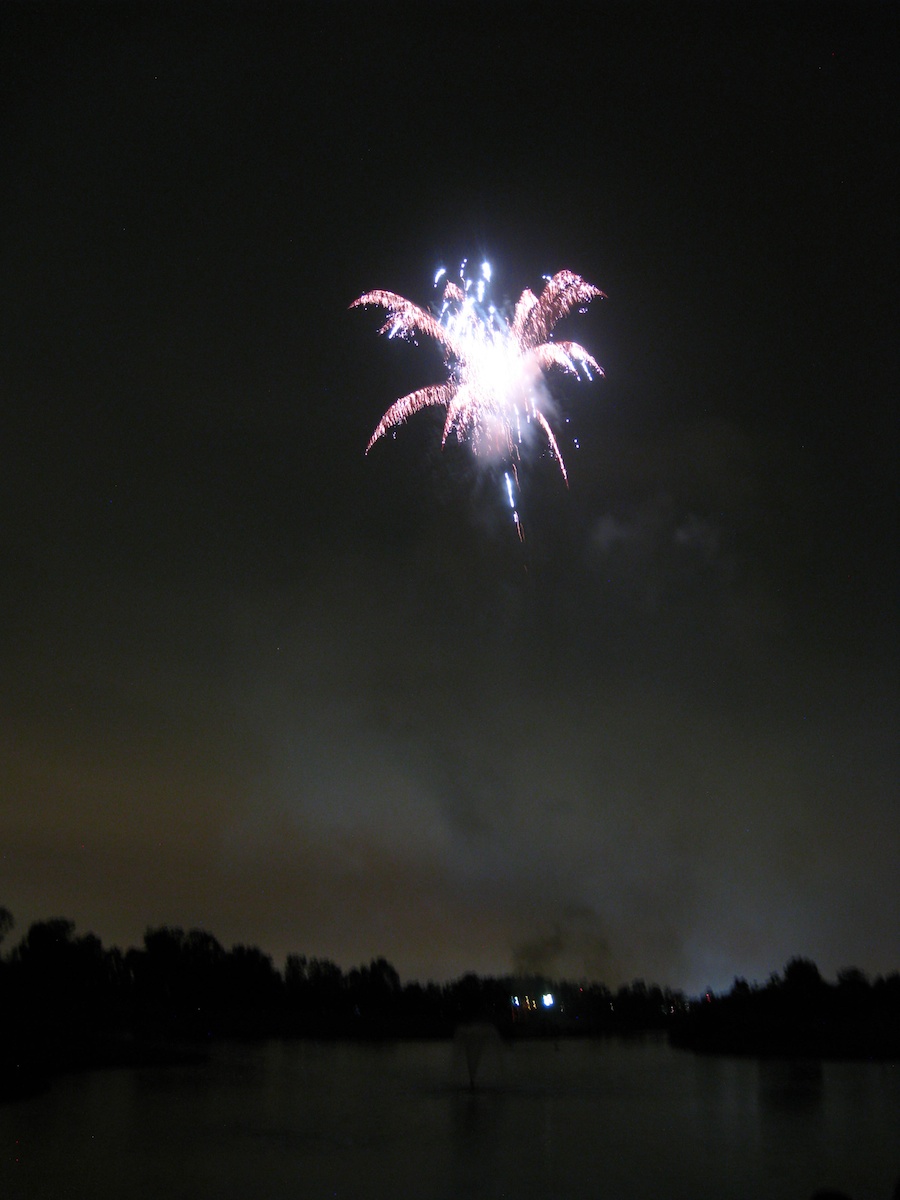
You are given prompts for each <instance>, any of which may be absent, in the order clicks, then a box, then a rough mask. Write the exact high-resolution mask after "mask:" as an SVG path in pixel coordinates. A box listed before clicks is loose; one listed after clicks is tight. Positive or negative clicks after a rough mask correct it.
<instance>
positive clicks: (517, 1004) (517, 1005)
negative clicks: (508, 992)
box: [512, 996, 519, 1008]
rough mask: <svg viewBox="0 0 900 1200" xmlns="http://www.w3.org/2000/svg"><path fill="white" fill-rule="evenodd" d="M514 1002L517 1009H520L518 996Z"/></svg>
mask: <svg viewBox="0 0 900 1200" xmlns="http://www.w3.org/2000/svg"><path fill="white" fill-rule="evenodd" d="M512 1002H513V1004H514V1005H515V1007H516V1008H518V1007H519V997H518V996H513V998H512Z"/></svg>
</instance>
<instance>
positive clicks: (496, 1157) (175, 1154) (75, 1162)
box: [0, 1039, 900, 1200]
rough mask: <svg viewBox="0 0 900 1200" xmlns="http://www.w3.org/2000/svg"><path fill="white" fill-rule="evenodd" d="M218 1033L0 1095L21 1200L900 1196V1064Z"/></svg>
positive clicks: (0, 1167) (1, 1122)
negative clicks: (133, 1063) (166, 1051)
mask: <svg viewBox="0 0 900 1200" xmlns="http://www.w3.org/2000/svg"><path fill="white" fill-rule="evenodd" d="M476 1083H477V1084H478V1085H479V1086H477V1088H476V1090H475V1091H472V1090H470V1089H469V1087H468V1086H467V1078H466V1072H465V1065H464V1063H463V1062H462V1061H461V1057H460V1055H459V1053H458V1052H455V1051H454V1049H453V1048H452V1047H451V1046H449V1045H448V1044H447V1043H446V1042H427V1043H426V1042H412V1043H388V1044H378V1045H359V1044H354V1043H340V1042H339V1043H320V1042H268V1043H263V1044H253V1045H220V1046H216V1047H214V1048H213V1050H212V1053H211V1056H210V1059H209V1061H208V1062H207V1063H205V1064H204V1065H202V1066H175V1067H155V1068H142V1069H122V1070H111V1071H98V1072H91V1073H85V1074H82V1075H71V1076H67V1077H64V1078H61V1079H58V1080H57V1081H55V1083H54V1084H53V1086H52V1087H51V1089H50V1090H49V1091H48V1092H46V1093H44V1094H43V1095H40V1096H37V1097H34V1098H31V1099H28V1100H24V1101H19V1102H17V1103H14V1104H9V1105H6V1106H3V1107H0V1132H2V1155H3V1158H2V1163H0V1196H2V1197H3V1200H82V1198H84V1200H107V1198H109V1200H112V1198H115V1200H150V1198H152V1200H181V1198H184V1200H198V1198H201V1197H216V1198H221V1200H288V1198H290V1200H326V1198H327V1200H333V1198H335V1197H337V1198H339V1200H407V1198H409V1200H413V1198H418V1197H421V1198H422V1200H487V1198H490V1200H496V1198H500V1197H510V1198H515V1200H556V1198H558V1200H576V1198H578V1200H581V1198H597V1200H601V1198H602V1200H632V1198H633V1200H644V1198H650V1197H652V1198H654V1200H703V1198H704V1197H710V1198H715V1200H751V1198H756V1197H766V1200H809V1197H810V1196H811V1195H812V1193H813V1192H814V1191H815V1190H816V1189H817V1188H820V1187H826V1186H827V1187H832V1188H840V1189H842V1190H843V1191H845V1192H846V1193H847V1194H848V1195H849V1196H851V1197H852V1198H853V1200H890V1198H891V1196H892V1190H893V1187H894V1184H895V1182H896V1181H897V1178H898V1175H900V1064H891V1063H787V1062H757V1061H755V1060H742V1059H731V1058H715V1057H700V1056H695V1055H694V1054H692V1053H690V1052H687V1051H683V1050H673V1049H671V1048H670V1047H669V1046H668V1045H667V1044H666V1042H665V1041H660V1040H653V1039H648V1040H636V1041H617V1040H598V1041H594V1040H590V1041H588V1040H585V1041H561V1042H560V1043H558V1045H555V1044H554V1043H553V1042H549V1041H547V1042H524V1041H523V1042H516V1043H514V1044H512V1045H510V1046H504V1047H503V1048H502V1050H500V1051H499V1052H497V1053H492V1054H488V1055H487V1056H486V1057H485V1059H484V1060H483V1062H482V1065H481V1068H480V1073H479V1076H478V1077H477V1079H476Z"/></svg>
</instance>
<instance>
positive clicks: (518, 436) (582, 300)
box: [350, 263, 604, 536]
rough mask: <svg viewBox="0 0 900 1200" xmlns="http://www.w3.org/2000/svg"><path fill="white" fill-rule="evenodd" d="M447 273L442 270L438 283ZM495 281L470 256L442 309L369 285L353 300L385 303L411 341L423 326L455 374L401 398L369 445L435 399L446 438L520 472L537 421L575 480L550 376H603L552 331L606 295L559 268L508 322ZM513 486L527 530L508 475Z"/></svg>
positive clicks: (386, 327)
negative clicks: (558, 431) (492, 295)
mask: <svg viewBox="0 0 900 1200" xmlns="http://www.w3.org/2000/svg"><path fill="white" fill-rule="evenodd" d="M443 274H444V272H443V271H440V272H438V276H437V278H436V280H435V284H436V285H437V282H438V280H439V279H440V278H441V277H442V276H443ZM489 282H490V265H489V264H488V263H484V264H483V265H482V270H481V278H480V279H478V280H477V281H474V282H473V281H472V280H470V279H467V278H466V277H465V263H463V266H462V268H461V269H460V284H461V285H462V286H460V284H457V283H455V282H453V281H452V280H448V281H447V282H446V283H445V285H444V291H443V302H442V306H441V308H440V311H439V312H438V313H436V314H435V313H431V312H428V311H426V310H425V309H423V308H420V307H419V306H418V305H417V304H413V303H412V301H411V300H407V299H405V298H404V297H403V296H398V295H397V294H396V293H395V292H386V291H380V290H379V291H373V292H366V293H365V294H364V295H362V296H360V297H359V299H358V300H354V302H353V304H352V305H351V306H350V307H351V308H359V307H361V306H365V305H377V306H378V307H380V308H383V309H385V310H386V312H387V319H386V320H385V322H384V324H383V325H382V327H381V329H380V330H379V333H382V334H387V336H388V337H402V338H405V339H407V340H415V337H416V335H417V334H421V335H423V336H425V337H429V338H432V339H433V340H434V341H436V342H437V343H438V344H439V345H440V346H441V348H442V349H443V352H444V363H445V365H446V367H447V372H448V378H447V380H446V381H445V382H444V383H437V384H432V385H430V386H428V387H423V388H419V389H418V390H417V391H415V392H410V393H409V394H408V395H406V396H402V397H401V398H400V399H399V400H395V401H394V403H393V404H392V405H391V406H390V408H389V409H388V410H387V412H385V414H384V415H383V416H382V418H381V420H380V421H379V422H378V424H377V426H376V427H375V432H374V433H373V434H372V437H371V438H370V439H369V444H368V446H367V447H366V453H367V454H368V452H369V450H371V448H372V446H373V445H374V444H375V442H377V441H378V439H379V438H381V437H383V436H384V434H385V433H387V431H388V430H389V429H393V428H394V427H395V426H397V425H402V424H403V423H404V422H405V421H407V420H409V418H410V417H411V416H413V415H414V414H415V413H417V412H419V411H421V410H422V409H423V408H428V407H430V406H436V407H440V408H443V409H445V411H446V417H445V420H444V430H443V435H442V437H441V444H442V445H445V444H446V442H447V438H448V437H449V436H450V434H451V433H454V434H455V435H456V437H457V439H458V440H459V441H464V440H466V439H468V440H469V442H470V444H471V445H472V448H473V450H474V451H475V452H476V453H481V454H486V455H490V456H492V457H499V458H504V459H506V460H507V461H508V462H509V463H510V466H511V468H512V472H513V475H515V474H516V471H515V461H516V460H517V458H518V457H519V449H518V448H519V446H520V445H521V443H522V440H523V435H524V431H525V428H526V427H527V426H528V425H529V424H530V423H531V422H534V423H535V425H537V426H538V428H539V429H540V430H541V432H542V433H543V435H544V438H545V439H546V443H547V445H548V446H549V448H550V452H551V454H552V455H553V457H554V458H555V459H556V461H557V463H558V464H559V469H560V471H561V473H562V476H563V479H564V480H566V482H568V476H567V474H566V466H565V462H564V460H563V456H562V454H561V452H560V449H559V444H558V442H557V440H556V437H555V435H554V433H553V430H552V429H551V427H550V423H549V421H548V420H547V417H546V415H545V413H544V412H543V411H542V409H541V405H542V404H546V402H547V400H548V395H547V392H546V389H545V388H544V387H543V386H542V381H543V375H544V373H545V372H547V371H550V370H552V369H557V370H561V371H563V372H565V373H567V374H569V375H574V376H576V377H578V376H580V375H582V374H583V375H584V376H585V377H586V378H588V379H591V378H593V375H594V374H597V375H602V374H603V371H602V370H601V368H600V367H599V365H598V364H597V362H596V361H595V359H594V358H593V357H592V355H590V354H589V353H588V351H587V350H585V349H584V347H583V346H580V345H579V344H578V343H577V342H555V341H553V340H552V333H553V329H554V327H555V326H556V324H557V322H559V321H560V320H561V319H562V318H563V317H565V316H567V315H568V313H570V312H571V311H572V309H573V308H575V307H576V306H577V307H579V308H580V309H581V311H582V312H583V311H584V309H585V307H586V305H587V304H588V303H589V302H590V301H591V300H593V299H595V298H597V297H603V295H604V293H603V292H601V291H600V289H599V288H597V287H594V285H593V284H591V283H587V282H586V280H584V279H582V278H581V276H580V275H575V274H574V273H573V272H572V271H558V272H557V273H556V274H555V275H554V276H552V278H547V279H546V284H545V286H544V289H543V291H542V292H541V294H540V296H536V295H535V294H534V292H532V291H531V290H530V289H529V288H526V289H525V291H524V292H522V295H521V296H520V297H519V301H518V303H517V304H516V307H515V310H514V312H513V315H512V319H511V320H510V319H507V318H506V317H505V316H503V315H502V314H501V313H500V312H499V311H498V310H497V309H496V308H494V306H493V305H489V304H487V303H486V301H485V294H486V288H487V284H488V283H489ZM506 484H507V491H508V493H509V495H510V506H511V507H512V509H513V516H514V519H515V521H516V525H517V527H518V528H519V534H520V536H521V527H520V525H519V519H518V513H517V512H516V509H515V503H514V501H513V499H512V487H511V483H510V477H509V474H508V473H507V475H506Z"/></svg>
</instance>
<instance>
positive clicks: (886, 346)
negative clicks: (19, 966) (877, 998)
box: [0, 0, 900, 992]
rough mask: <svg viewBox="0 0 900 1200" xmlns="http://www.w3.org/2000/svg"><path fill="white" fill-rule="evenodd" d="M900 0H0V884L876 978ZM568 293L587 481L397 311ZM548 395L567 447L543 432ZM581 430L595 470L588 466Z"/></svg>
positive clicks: (50, 911) (437, 944) (482, 969)
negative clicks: (390, 413) (449, 404)
mask: <svg viewBox="0 0 900 1200" xmlns="http://www.w3.org/2000/svg"><path fill="white" fill-rule="evenodd" d="M897 33H898V22H897V9H896V7H895V6H893V5H892V4H888V3H877V4H865V3H852V4H847V5H828V4H814V5H809V6H802V5H792V4H781V5H778V6H772V7H767V6H766V5H764V4H752V5H748V6H747V7H743V6H737V5H728V4H720V5H713V4H703V5H692V6H684V5H675V4H667V5H658V6H655V7H651V6H649V5H645V4H640V3H631V4H626V3H621V4H602V3H596V4H590V5H584V6H580V5H578V4H563V5H558V6H548V5H544V6H542V7H541V8H540V10H537V9H536V8H535V9H533V8H532V7H531V6H526V5H525V4H521V5H519V4H516V5H512V4H510V5H500V4H494V5H475V4H472V5H469V4H462V3H444V4H439V5H431V6H427V5H421V4H420V5H415V6H405V7H397V6H395V5H391V4H368V5H365V6H363V5H354V4H349V3H334V4H325V3H321V4H293V5H265V4H262V3H253V4H248V5H246V6H241V5H235V4H224V3H219V4H198V3H196V2H194V0H182V2H180V3H178V4H176V5H173V6H171V7H169V6H167V5H165V4H160V3H153V4H146V5H144V4H135V3H129V2H127V0H125V2H122V3H115V4H114V3H109V4H104V5H96V4H92V3H76V4H64V5H58V6H57V5H49V4H41V3H27V4H20V3H15V2H7V3H5V4H3V6H2V8H0V145H2V159H3V167H2V171H0V229H2V233H0V279H2V295H0V304H2V308H3V312H2V320H0V339H2V348H0V455H2V469H0V496H2V514H3V518H2V523H0V537H2V564H3V567H2V573H0V639H2V641H0V646H2V657H0V904H2V905H5V906H6V907H7V908H9V909H10V910H11V911H12V913H13V914H14V916H15V918H16V922H17V932H16V934H14V935H13V941H14V940H15V937H16V936H17V935H21V934H23V933H24V932H25V930H26V929H27V927H28V925H29V924H30V923H31V922H32V921H34V920H38V919H46V918H50V917H56V916H65V917H68V918H71V919H72V920H74V921H75V922H76V925H77V929H78V931H79V932H87V931H92V932H94V933H96V934H98V935H99V936H100V937H101V938H102V940H103V941H104V943H105V944H117V945H121V946H123V947H125V946H129V945H137V944H140V941H141V938H142V936H143V933H144V930H145V929H146V928H147V927H148V926H156V925H162V924H170V925H178V926H182V927H184V928H191V927H200V928H204V929H206V930H208V931H209V932H211V933H213V934H215V936H216V937H218V938H219V940H220V941H221V942H222V943H223V944H225V945H226V946H230V945H231V944H233V943H236V942H246V943H251V944H255V945H258V946H260V947H262V948H263V949H264V950H265V951H266V952H267V953H271V954H272V955H273V956H274V958H275V961H276V963H277V964H278V965H281V963H282V962H283V958H284V955H285V954H287V953H292V952H296V953H303V954H307V955H309V956H319V957H329V958H332V959H334V960H335V961H336V962H338V963H339V964H340V965H341V966H343V967H344V968H349V967H351V966H354V965H356V964H358V963H360V962H367V961H369V960H370V959H371V958H373V957H375V956H378V955H384V956H385V957H387V958H388V959H389V960H390V961H391V962H392V963H393V964H394V965H395V966H396V968H397V969H398V971H399V972H400V974H401V976H402V977H403V978H404V979H415V978H418V979H421V980H425V979H429V978H433V979H449V978H454V977H456V976H457V975H459V974H462V973H463V972H465V971H468V970H474V971H477V972H479V973H490V974H504V973H507V972H510V971H513V970H531V969H536V970H541V971H544V972H547V973H548V974H550V975H554V976H567V977H572V978H580V977H583V976H586V977H588V978H592V979H598V980H601V981H604V982H606V983H608V984H610V985H614V986H615V985H618V984H620V983H623V982H626V981H630V980H632V979H634V978H636V977H642V978H644V979H646V980H648V981H654V982H659V983H661V984H668V985H671V986H674V987H683V988H685V989H687V990H689V991H693V992H697V991H700V990H701V989H703V988H704V987H706V986H713V987H715V988H717V989H718V988H722V987H727V986H728V985H730V983H731V980H732V978H733V977H734V976H735V975H739V976H745V977H746V978H748V979H750V980H754V979H757V980H759V981H760V982H762V981H764V980H765V979H766V978H767V977H768V975H769V973H770V972H771V971H774V970H780V969H781V968H782V967H783V966H784V964H785V963H786V962H787V961H788V959H789V958H790V957H792V956H794V955H804V956H808V957H811V958H813V959H814V960H815V961H816V962H817V963H818V965H819V967H820V969H821V970H822V972H823V974H826V975H829V976H833V975H834V973H835V972H836V971H837V970H838V969H840V968H842V967H846V966H850V965H855V966H858V967H860V968H861V969H863V970H864V971H866V972H869V973H871V974H878V973H884V972H888V971H892V970H896V969H897V968H898V966H900V940H898V930H900V870H898V863H900V799H898V797H900V786H898V775H900V771H898V752H897V742H898V739H897V715H898V692H897V682H898V666H900V654H898V639H897V623H896V602H897V580H898V572H897V566H898V562H897V523H896V511H897V489H896V481H895V471H894V465H895V454H896V449H895V447H896V399H897V381H898V355H897V345H898V340H900V339H898V336H897V329H898V325H897V298H896V296H897V280H898V254H897V210H896V206H897V199H898V186H897V185H898V156H897V146H898V132H900V131H898V121H897V92H896V83H895V70H896V62H897V47H898V38H897ZM465 256H468V257H469V258H470V260H471V261H472V262H480V261H481V260H482V259H483V258H487V259H489V260H490V261H491V263H492V264H493V269H494V295H495V298H496V299H498V300H504V299H506V300H515V298H517V297H518V295H519V293H520V292H521V290H522V289H523V288H525V287H531V288H533V289H534V290H539V289H540V287H541V286H542V278H541V277H542V275H544V274H550V273H553V272H554V271H557V270H559V269H561V268H564V267H565V268H569V269H571V270H573V271H576V272H578V273H579V274H581V275H583V276H584V277H585V278H586V279H588V280H590V281H591V282H592V283H595V284H597V285H598V286H599V287H601V288H602V289H603V290H604V292H606V293H607V297H608V298H607V299H605V300H599V301H595V302H594V303H593V304H592V305H591V306H590V308H589V309H588V311H587V313H585V314H573V315H572V316H570V317H568V318H567V319H566V320H565V322H563V323H562V324H561V325H560V327H559V333H560V336H566V337H571V338H574V339H575V340H577V341H579V342H581V343H582V344H584V345H585V346H586V347H587V348H588V349H589V350H590V351H591V352H592V353H593V354H594V355H595V356H596V358H597V359H598V360H599V362H600V363H601V364H602V366H603V367H604V369H605V372H606V377H605V378H604V379H602V380H599V381H596V382H594V383H588V382H584V381H582V382H575V381H565V380H562V379H560V378H555V379H554V380H553V381H552V387H553V391H554V396H555V398H556V402H557V407H556V413H555V416H554V418H553V426H554V428H555V430H556V432H557V435H558V437H559V440H560V445H561V447H562V451H563V454H564V455H565V458H566V463H567V467H568V471H569V483H570V486H569V487H568V489H567V488H566V486H565V484H564V483H563V480H562V478H561V476H560V473H559V470H558V468H557V466H556V464H555V463H554V462H553V461H552V459H551V458H550V457H548V456H547V455H546V454H544V455H541V454H540V453H536V454H534V455H533V456H532V458H531V459H530V460H529V462H528V463H527V464H525V465H524V466H523V470H522V481H523V486H522V516H523V520H524V523H525V529H526V535H527V537H526V542H525V544H524V546H521V545H520V543H519V540H518V538H517V537H516V535H515V531H514V529H513V526H512V524H511V521H510V513H509V509H508V507H507V506H506V504H505V501H504V497H503V495H502V488H501V486H500V480H499V479H498V475H497V471H496V469H493V468H492V467H491V465H490V463H488V462H485V461H483V460H479V459H477V458H475V457H474V456H473V455H472V453H471V450H470V449H469V448H468V447H466V446H459V445H456V444H448V446H447V448H446V449H445V450H444V451H441V448H440V432H441V420H442V417H441V414H440V412H426V413H422V414H419V415H418V416H416V417H415V418H413V419H412V420H411V421H410V422H409V423H408V424H407V425H405V426H402V427H401V428H400V429H399V430H398V431H397V436H396V438H391V437H388V438H386V439H384V440H382V441H380V442H378V443H377V444H376V446H375V447H374V448H373V449H372V451H371V452H370V453H369V455H368V456H366V455H365V453H364V451H365V447H366V444H367V442H368V440H369V437H370V435H371V433H372V431H373V429H374V427H375V425H376V423H377V421H378V419H379V417H380V416H381V414H382V412H383V411H384V410H385V409H386V408H387V407H388V405H389V404H390V403H391V402H392V400H394V399H395V398H396V397H397V396H399V395H402V394H404V393H405V392H408V391H411V390H413V389H414V388H417V387H421V386H424V385H425V384H428V383H433V382H440V381H441V380H442V379H443V378H444V368H443V365H442V362H441V358H440V354H439V353H438V352H437V350H436V348H435V347H434V346H433V345H431V344H429V343H428V342H427V340H425V341H421V342H420V344H419V345H418V346H416V345H412V344H409V343H405V342H403V341H400V340H393V341H389V340H387V339H385V338H379V337H378V336H377V330H378V328H379V326H380V324H381V320H380V318H381V316H382V314H381V313H380V311H379V310H375V309H368V310H366V309H356V310H353V311H350V310H349V305H350V304H351V302H352V301H353V300H354V299H355V298H356V297H357V296H358V295H360V293H362V292H364V291H367V290H370V289H373V288H385V289H389V290H392V291H396V292H400V293H401V294H403V295H405V296H409V297H410V298H411V299H413V300H415V301H416V302H418V303H420V304H423V305H430V304H431V303H432V302H433V300H434V298H435V292H434V290H433V287H432V280H433V277H434V273H435V271H436V269H437V268H438V267H440V266H442V265H443V266H446V267H448V268H449V269H450V270H451V271H455V270H456V268H457V266H458V264H459V262H460V260H461V259H462V258H463V257H465ZM567 419H568V421H567ZM576 439H577V443H578V444H577V446H576V444H575V441H576Z"/></svg>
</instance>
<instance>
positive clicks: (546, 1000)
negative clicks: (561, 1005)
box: [541, 992, 553, 1008]
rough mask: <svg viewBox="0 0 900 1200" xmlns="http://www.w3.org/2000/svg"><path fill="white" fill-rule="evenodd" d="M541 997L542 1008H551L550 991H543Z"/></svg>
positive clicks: (551, 995)
mask: <svg viewBox="0 0 900 1200" xmlns="http://www.w3.org/2000/svg"><path fill="white" fill-rule="evenodd" d="M541 999H542V1000H543V1001H544V1008H552V1007H553V994H552V992H544V995H543V996H542V997H541Z"/></svg>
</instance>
